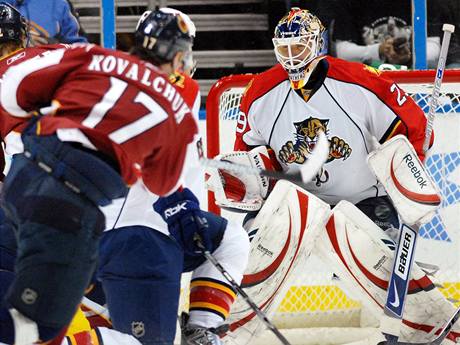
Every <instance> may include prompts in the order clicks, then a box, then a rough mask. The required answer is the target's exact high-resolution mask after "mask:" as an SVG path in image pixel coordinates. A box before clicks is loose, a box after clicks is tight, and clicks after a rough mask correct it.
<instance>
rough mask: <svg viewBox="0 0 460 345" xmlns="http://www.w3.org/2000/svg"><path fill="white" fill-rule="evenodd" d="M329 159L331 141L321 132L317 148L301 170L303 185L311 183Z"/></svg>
mask: <svg viewBox="0 0 460 345" xmlns="http://www.w3.org/2000/svg"><path fill="white" fill-rule="evenodd" d="M328 157H329V140H328V139H327V136H326V134H325V133H324V132H319V135H318V141H317V143H316V145H315V148H314V149H313V151H312V152H311V154H310V155H309V156H308V160H307V162H306V163H305V164H303V165H302V167H301V168H300V176H301V177H302V181H303V183H308V182H310V181H311V180H312V179H313V177H315V175H316V174H317V173H318V171H319V170H320V169H321V168H322V167H323V164H324V163H325V162H326V160H327V158H328Z"/></svg>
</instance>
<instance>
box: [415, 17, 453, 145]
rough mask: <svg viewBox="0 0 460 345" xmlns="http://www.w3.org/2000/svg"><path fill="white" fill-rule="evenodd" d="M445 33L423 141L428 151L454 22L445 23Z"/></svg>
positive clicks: (443, 28)
mask: <svg viewBox="0 0 460 345" xmlns="http://www.w3.org/2000/svg"><path fill="white" fill-rule="evenodd" d="M442 31H444V35H443V37H442V44H441V52H440V53H439V59H438V68H437V69H436V76H435V79H434V88H433V93H432V95H431V99H430V108H429V110H428V118H427V123H426V131H425V141H424V142H423V152H426V151H428V146H429V145H430V139H431V133H432V132H433V122H434V113H435V108H436V106H437V105H438V98H439V93H440V91H441V83H442V77H443V76H444V70H445V67H446V59H447V51H448V50H449V43H450V36H451V35H452V33H453V32H454V31H455V26H454V25H452V24H444V25H443V26H442Z"/></svg>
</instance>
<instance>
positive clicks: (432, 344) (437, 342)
mask: <svg viewBox="0 0 460 345" xmlns="http://www.w3.org/2000/svg"><path fill="white" fill-rule="evenodd" d="M459 318H460V308H459V309H457V310H456V311H455V313H454V315H452V317H451V318H450V320H449V321H448V322H447V323H446V325H445V326H444V328H443V329H442V331H441V333H439V335H438V336H437V337H436V338H435V339H434V340H431V341H427V342H424V343H407V342H404V341H399V342H398V343H397V344H398V345H441V343H442V342H443V341H444V339H446V337H447V335H448V334H449V333H450V331H451V329H452V327H453V326H454V325H455V323H456V322H457V321H458V319H459ZM386 344H388V342H386V341H384V342H380V343H378V344H377V345H386Z"/></svg>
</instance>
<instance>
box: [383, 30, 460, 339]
mask: <svg viewBox="0 0 460 345" xmlns="http://www.w3.org/2000/svg"><path fill="white" fill-rule="evenodd" d="M442 30H443V31H444V35H443V39H442V45H441V52H440V55H439V60H438V67H437V70H436V76H435V80H434V88H433V93H432V96H431V100H430V108H429V112H428V118H427V126H426V131H425V141H424V143H423V151H424V152H425V153H426V151H427V150H428V146H429V143H430V139H431V133H432V131H433V121H434V115H435V114H434V113H435V107H436V105H437V103H438V98H439V93H440V89H441V83H442V77H443V75H444V69H445V64H446V58H447V51H448V49H449V42H450V36H451V34H452V33H453V32H454V31H455V26H453V25H451V24H444V25H443V27H442ZM418 230H419V224H414V225H413V226H412V227H410V226H408V225H407V224H402V227H401V228H400V231H401V232H400V237H399V242H398V246H397V249H396V252H395V259H394V264H393V271H392V273H391V278H390V281H389V284H388V294H387V300H386V303H385V309H384V312H385V316H384V318H385V317H387V319H383V320H382V322H385V321H386V322H387V326H389V328H390V329H391V328H392V330H391V333H390V332H388V330H386V332H384V334H385V337H386V338H387V341H386V342H382V343H379V345H383V344H388V345H396V344H398V345H405V344H409V343H404V342H398V338H399V332H400V326H401V322H402V318H403V312H404V302H405V299H406V294H407V289H408V287H409V280H410V271H411V267H412V263H413V260H414V253H415V245H416V241H417V237H418ZM403 247H405V250H406V252H405V254H406V255H407V256H406V257H405V258H404V262H402V259H401V258H402V256H401V255H402V251H403ZM401 265H402V266H401ZM397 267H398V268H400V267H403V272H404V273H403V274H401V272H397ZM459 317H460V309H459V310H457V312H456V313H455V314H454V315H453V317H452V318H451V319H450V320H449V322H448V323H447V324H446V326H445V327H444V328H443V330H442V331H441V333H440V335H439V336H438V337H437V338H436V339H435V340H433V341H432V342H426V343H419V344H418V345H438V344H441V342H442V341H443V340H444V338H445V337H446V336H447V335H448V334H449V332H450V329H451V328H452V326H453V325H454V324H455V322H456V321H457V319H458V318H459ZM416 345H417V344H416Z"/></svg>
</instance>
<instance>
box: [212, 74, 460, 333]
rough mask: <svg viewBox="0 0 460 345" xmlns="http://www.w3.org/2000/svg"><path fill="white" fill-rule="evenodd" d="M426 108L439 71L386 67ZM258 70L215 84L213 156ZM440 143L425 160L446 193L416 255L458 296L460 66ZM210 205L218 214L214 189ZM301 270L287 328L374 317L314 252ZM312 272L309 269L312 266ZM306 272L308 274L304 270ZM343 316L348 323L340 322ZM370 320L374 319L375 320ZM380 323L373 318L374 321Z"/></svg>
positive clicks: (451, 83) (441, 118)
mask: <svg viewBox="0 0 460 345" xmlns="http://www.w3.org/2000/svg"><path fill="white" fill-rule="evenodd" d="M382 74H383V75H385V76H388V77H389V78H391V79H392V80H394V81H395V82H396V83H398V85H399V86H400V87H401V88H402V89H403V90H405V91H406V93H408V94H409V95H410V96H411V97H413V99H414V100H415V101H416V103H417V104H418V105H419V106H420V107H421V108H422V110H423V111H424V112H425V113H427V112H428V108H429V98H430V97H431V94H432V89H433V82H434V80H435V71H434V70H424V71H384V72H382ZM253 77H254V75H253V74H243V75H231V76H227V77H224V78H221V79H220V80H219V81H218V82H217V83H215V84H214V85H213V86H212V88H211V90H210V92H209V94H208V98H207V102H206V145H207V155H208V157H209V158H213V157H214V156H216V155H217V154H219V153H222V152H228V151H231V150H232V149H233V141H234V132H235V121H236V119H237V116H238V113H239V104H240V101H241V97H242V94H243V92H244V89H245V87H246V86H247V84H248V83H249V82H250V80H251V79H252V78H253ZM435 138H436V139H435V144H434V147H433V148H432V149H431V150H430V151H429V155H428V156H427V158H426V160H425V165H426V166H427V168H428V170H429V172H430V174H431V176H432V177H433V179H434V180H435V182H436V183H437V185H438V186H439V188H440V191H441V194H442V204H441V208H440V210H439V211H438V212H437V214H436V215H435V217H433V219H432V220H431V221H430V222H429V223H427V224H426V225H425V226H423V227H422V228H421V230H420V237H421V238H420V243H419V245H418V248H417V253H416V261H420V262H422V263H428V264H430V265H431V266H430V265H428V266H427V267H428V268H427V269H430V267H432V269H433V270H435V269H439V277H440V279H441V280H440V282H441V283H442V286H441V287H439V288H440V290H441V291H442V292H443V294H444V295H445V296H446V297H447V298H449V299H450V300H452V301H453V302H457V305H459V303H458V301H460V266H459V265H458V262H460V231H459V229H458V223H459V221H460V70H446V71H445V74H444V78H443V84H442V88H441V94H440V97H439V100H438V104H437V109H436V116H435ZM208 208H209V210H211V211H213V212H219V211H220V210H219V208H218V207H217V206H216V205H215V203H214V199H213V196H212V193H211V194H210V195H208ZM302 269H303V271H304V272H297V273H296V274H295V277H294V278H293V280H292V281H291V282H290V287H289V289H288V291H287V293H286V295H285V297H284V300H283V302H282V303H281V305H280V307H279V309H278V311H277V313H276V315H275V321H276V322H277V324H278V325H281V327H282V328H297V327H300V328H302V327H332V326H334V327H336V326H343V327H345V326H347V327H350V326H353V327H362V326H363V325H364V322H363V321H366V320H371V319H372V318H369V316H368V314H367V312H366V310H364V309H363V307H362V303H361V301H359V300H357V299H355V297H354V296H353V294H352V293H349V292H348V291H345V290H344V289H343V288H342V286H341V284H340V278H339V277H336V276H335V275H334V274H333V270H332V269H331V268H330V267H325V266H324V264H323V263H322V262H321V260H320V258H314V257H313V258H312V259H311V262H310V263H309V264H308V265H307V267H302ZM307 271H308V272H307ZM307 273H308V274H307ZM340 320H343V321H340ZM375 321H376V320H372V322H371V323H375ZM373 326H375V324H373Z"/></svg>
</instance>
